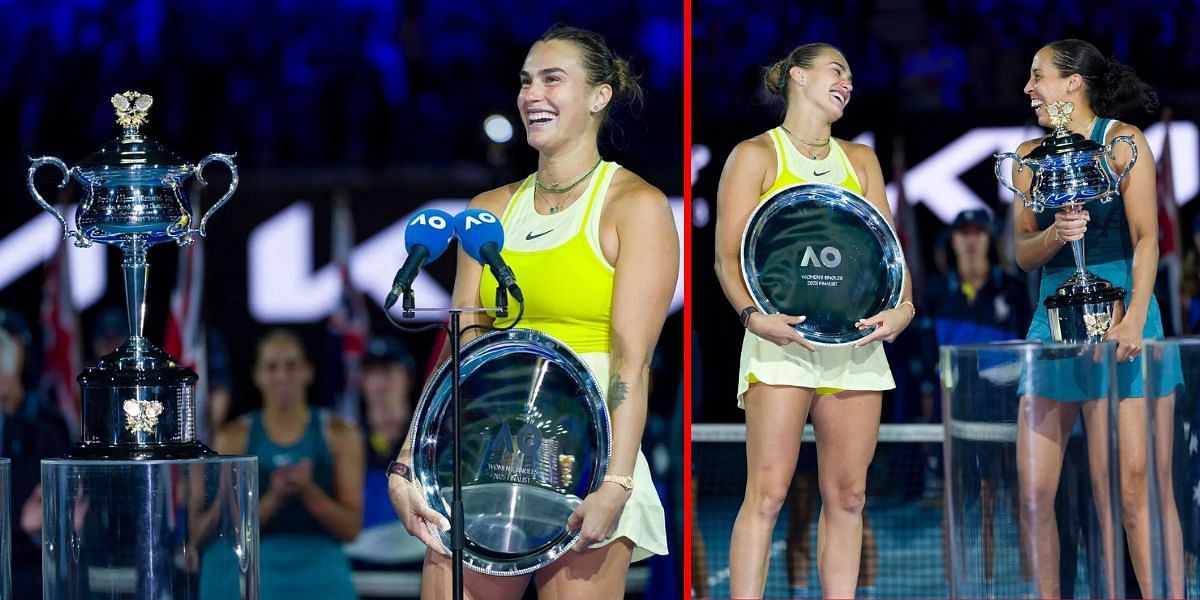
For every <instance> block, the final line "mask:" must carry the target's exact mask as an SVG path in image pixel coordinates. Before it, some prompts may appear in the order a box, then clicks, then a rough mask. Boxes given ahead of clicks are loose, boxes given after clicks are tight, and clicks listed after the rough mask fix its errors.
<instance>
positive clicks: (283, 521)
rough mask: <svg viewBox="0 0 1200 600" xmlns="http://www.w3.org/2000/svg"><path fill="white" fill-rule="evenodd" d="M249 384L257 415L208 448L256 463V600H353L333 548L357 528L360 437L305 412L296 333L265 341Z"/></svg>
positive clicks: (308, 366)
mask: <svg viewBox="0 0 1200 600" xmlns="http://www.w3.org/2000/svg"><path fill="white" fill-rule="evenodd" d="M253 377H254V385H255V386H256V387H257V388H258V391H259V392H260V393H261V394H262V400H263V407H262V410H260V411H256V412H253V413H250V414H248V415H246V416H244V417H242V418H240V419H238V420H237V421H234V422H233V423H231V424H229V425H227V426H226V427H225V428H224V429H222V430H221V433H220V434H219V435H218V436H217V440H216V444H215V445H216V450H217V451H218V452H220V453H221V454H249V455H252V456H257V457H258V472H259V476H258V480H259V489H260V490H262V493H261V495H260V501H259V527H260V538H261V543H260V545H259V548H260V557H259V564H260V567H259V574H260V577H259V578H260V589H261V598H262V599H263V600H275V599H279V600H295V599H297V598H322V599H328V600H338V599H342V598H345V599H353V598H356V597H357V596H356V595H355V593H354V585H353V583H352V582H351V580H350V561H349V560H348V559H347V558H346V554H345V552H343V551H342V547H341V543H342V542H348V541H350V540H352V539H354V538H355V536H357V535H358V532H359V530H360V529H361V528H362V492H363V447H362V437H361V434H360V433H359V432H358V430H357V429H355V428H353V427H352V426H350V425H348V424H346V423H345V422H343V421H341V420H340V419H338V418H336V417H333V416H331V415H329V414H328V413H327V412H326V411H324V410H321V409H318V408H314V407H312V406H310V403H309V399H308V389H309V386H310V385H311V384H312V381H313V377H314V373H313V367H312V363H311V362H310V361H309V360H308V356H307V354H306V352H305V350H304V344H303V342H301V340H300V338H299V337H297V336H296V334H294V333H292V332H290V331H286V330H282V329H277V330H274V331H272V332H270V333H268V334H267V335H265V336H264V337H263V338H262V339H261V340H260V341H259V343H258V355H257V358H256V360H255V362H254V370H253Z"/></svg>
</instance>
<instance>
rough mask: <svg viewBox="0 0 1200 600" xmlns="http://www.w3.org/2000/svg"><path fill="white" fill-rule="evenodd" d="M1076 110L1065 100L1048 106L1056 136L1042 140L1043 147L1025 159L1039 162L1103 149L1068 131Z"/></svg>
mask: <svg viewBox="0 0 1200 600" xmlns="http://www.w3.org/2000/svg"><path fill="white" fill-rule="evenodd" d="M1074 108H1075V106H1074V105H1073V104H1071V103H1070V102H1067V101H1065V100H1064V101H1061V102H1051V103H1050V104H1048V105H1046V112H1048V113H1049V114H1050V121H1051V122H1052V123H1053V124H1054V134H1053V135H1050V136H1047V137H1046V139H1044V140H1042V143H1041V145H1039V146H1038V147H1037V148H1034V149H1033V151H1032V152H1030V153H1029V154H1027V155H1025V158H1030V159H1033V160H1037V159H1039V158H1046V157H1049V156H1062V155H1064V154H1075V153H1077V152H1097V151H1100V150H1102V149H1103V146H1101V145H1100V144H1099V143H1097V142H1094V141H1092V140H1089V139H1087V138H1085V137H1083V136H1082V135H1079V134H1078V133H1071V132H1070V131H1068V130H1067V123H1070V122H1071V112H1072V111H1073V110H1074Z"/></svg>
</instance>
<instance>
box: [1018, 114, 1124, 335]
mask: <svg viewBox="0 0 1200 600" xmlns="http://www.w3.org/2000/svg"><path fill="white" fill-rule="evenodd" d="M1073 109H1074V107H1073V105H1072V104H1071V103H1070V102H1054V103H1051V104H1049V105H1047V106H1046V110H1047V112H1049V114H1050V119H1051V122H1052V123H1053V124H1054V133H1053V134H1052V135H1050V136H1048V137H1046V139H1045V140H1043V141H1042V143H1041V145H1040V146H1038V147H1037V148H1034V150H1033V151H1032V152H1030V153H1029V154H1028V155H1027V156H1024V157H1022V156H1020V155H1018V154H1017V153H1015V152H1004V153H1001V154H997V155H996V156H995V158H996V165H995V172H996V179H998V180H999V181H1000V183H1001V184H1002V185H1003V186H1004V187H1006V188H1008V189H1010V190H1012V191H1013V193H1015V194H1016V195H1017V196H1018V197H1020V198H1021V203H1022V204H1023V205H1024V206H1025V207H1026V208H1028V209H1030V210H1032V211H1033V212H1035V213H1040V212H1042V211H1043V210H1044V209H1046V208H1057V209H1060V210H1068V211H1079V210H1081V209H1082V208H1083V206H1084V205H1085V204H1087V203H1088V202H1091V201H1093V200H1099V201H1100V202H1104V203H1107V202H1111V201H1112V194H1113V193H1114V192H1118V191H1119V190H1120V189H1121V181H1123V180H1124V179H1125V176H1126V175H1128V174H1129V172H1130V171H1131V170H1132V169H1133V165H1134V163H1136V162H1137V155H1138V151H1137V145H1136V144H1135V143H1134V142H1133V136H1129V135H1122V136H1118V137H1116V138H1113V141H1111V142H1109V143H1108V145H1105V146H1102V145H1100V144H1099V143H1097V142H1095V141H1092V140H1088V139H1085V138H1084V137H1083V136H1082V135H1079V134H1078V133H1071V132H1069V131H1067V123H1069V122H1070V121H1071V112H1072V110H1073ZM1118 143H1123V144H1128V145H1129V150H1130V152H1131V153H1132V155H1131V157H1130V159H1129V165H1128V166H1126V167H1125V170H1124V171H1122V172H1121V174H1120V175H1117V176H1116V177H1115V178H1114V177H1113V176H1112V174H1111V173H1110V172H1109V169H1108V168H1107V167H1106V166H1105V164H1104V157H1105V156H1108V158H1109V159H1111V160H1116V155H1115V154H1114V152H1113V149H1114V148H1115V147H1116V145H1117V144H1118ZM1008 159H1012V160H1015V161H1016V162H1017V172H1018V173H1020V172H1021V171H1023V170H1025V169H1026V168H1028V169H1029V170H1030V171H1031V172H1032V175H1033V181H1032V182H1031V183H1030V186H1029V190H1030V193H1029V196H1026V195H1025V194H1024V193H1023V192H1021V190H1018V189H1017V188H1016V187H1015V186H1014V185H1013V184H1012V183H1011V182H1010V181H1008V180H1007V179H1006V178H1005V177H1004V175H1003V173H1001V169H1000V166H1001V164H1002V163H1004V161H1006V160H1008ZM1071 252H1072V253H1073V254H1074V255H1075V274H1074V275H1073V276H1071V277H1070V278H1069V279H1067V280H1066V281H1065V282H1063V284H1062V285H1060V286H1058V289H1057V290H1055V293H1054V295H1053V296H1050V297H1049V298H1046V299H1045V301H1044V302H1043V303H1044V304H1045V305H1046V310H1047V313H1048V314H1047V316H1048V318H1049V321H1050V334H1051V337H1053V339H1054V341H1056V342H1069V343H1095V342H1099V341H1102V340H1103V339H1104V335H1105V334H1106V333H1108V330H1109V328H1111V327H1112V326H1113V325H1116V324H1117V323H1119V322H1120V321H1121V318H1122V317H1124V315H1125V290H1123V289H1121V288H1118V287H1114V286H1113V284H1112V282H1110V281H1108V280H1106V279H1102V278H1100V277H1098V276H1097V275H1096V274H1094V273H1092V272H1090V271H1088V270H1087V269H1086V268H1085V266H1084V264H1085V263H1084V246H1083V240H1082V239H1080V240H1074V241H1072V242H1071Z"/></svg>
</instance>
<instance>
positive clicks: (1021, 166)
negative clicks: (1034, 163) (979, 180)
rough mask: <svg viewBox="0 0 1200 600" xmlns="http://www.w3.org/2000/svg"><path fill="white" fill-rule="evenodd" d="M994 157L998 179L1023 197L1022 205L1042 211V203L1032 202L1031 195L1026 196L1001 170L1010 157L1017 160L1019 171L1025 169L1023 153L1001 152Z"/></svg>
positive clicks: (1035, 210)
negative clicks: (1001, 166)
mask: <svg viewBox="0 0 1200 600" xmlns="http://www.w3.org/2000/svg"><path fill="white" fill-rule="evenodd" d="M992 158H995V159H996V166H995V171H996V180H998V181H999V182H1000V185H1002V186H1004V187H1006V188H1008V189H1009V190H1011V191H1012V193H1014V194H1016V195H1017V197H1018V198H1020V199H1021V205H1022V206H1024V207H1025V208H1032V209H1033V212H1042V206H1041V205H1040V204H1034V203H1032V202H1030V201H1029V197H1028V196H1026V195H1025V193H1024V192H1022V191H1021V190H1018V189H1017V186H1015V185H1013V184H1012V182H1010V181H1009V180H1008V179H1007V178H1005V177H1004V174H1003V173H1001V172H1000V165H1003V164H1004V161H1005V159H1009V158H1011V159H1013V160H1015V161H1017V173H1020V172H1021V171H1024V170H1025V162H1024V161H1023V160H1022V159H1021V155H1020V154H1017V153H1016V152H1001V153H1000V154H996V155H993V156H992Z"/></svg>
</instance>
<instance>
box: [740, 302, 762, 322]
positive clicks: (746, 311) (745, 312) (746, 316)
mask: <svg viewBox="0 0 1200 600" xmlns="http://www.w3.org/2000/svg"><path fill="white" fill-rule="evenodd" d="M756 312H758V309H757V308H755V307H753V306H747V307H746V308H743V309H742V314H741V317H742V327H745V326H746V325H747V324H748V323H750V315H752V314H754V313H756Z"/></svg>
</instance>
